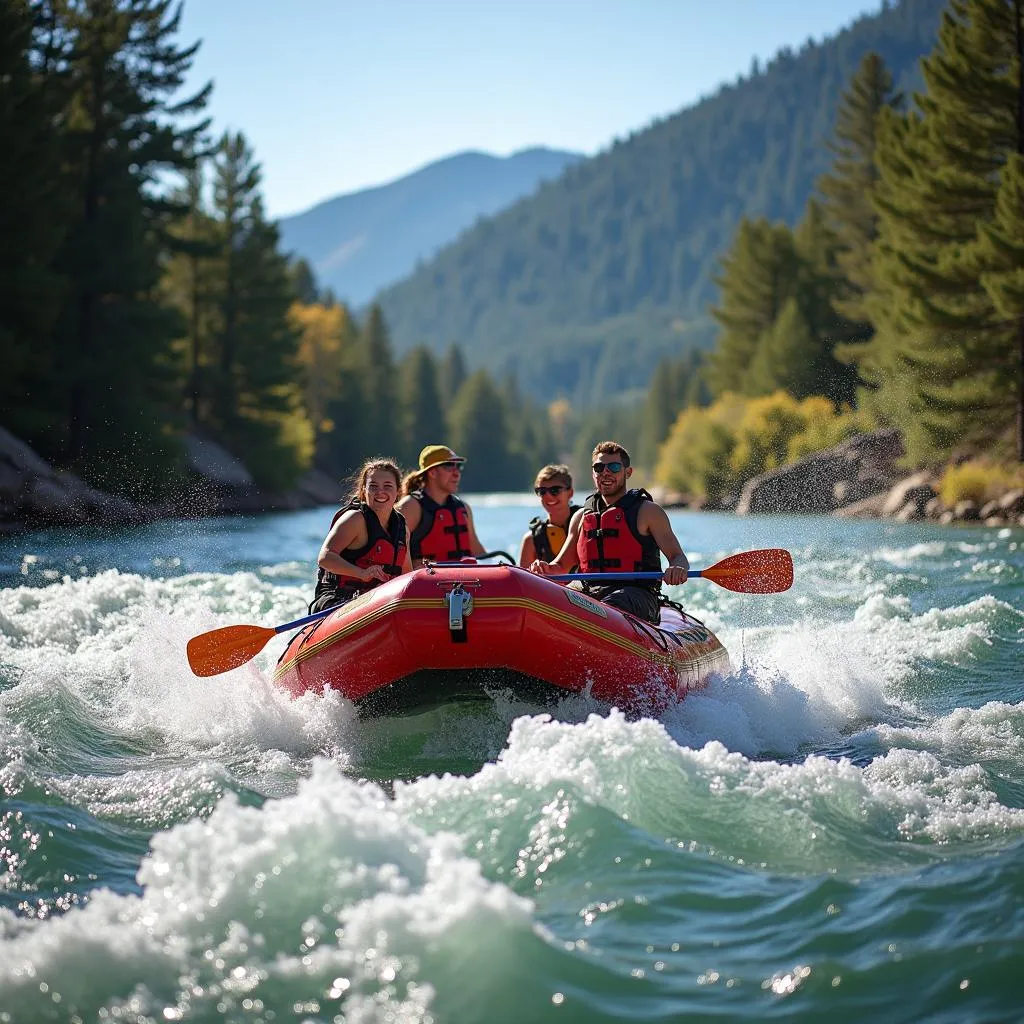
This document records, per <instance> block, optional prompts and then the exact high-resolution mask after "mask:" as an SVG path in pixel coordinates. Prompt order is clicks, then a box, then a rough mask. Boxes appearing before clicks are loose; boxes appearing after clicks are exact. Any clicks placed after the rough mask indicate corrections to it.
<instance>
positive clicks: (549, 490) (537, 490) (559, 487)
mask: <svg viewBox="0 0 1024 1024" xmlns="http://www.w3.org/2000/svg"><path fill="white" fill-rule="evenodd" d="M564 490H565V484H552V485H551V486H550V487H534V489H533V493H534V494H537V495H539V496H540V497H542V498H543V497H544V495H545V494H550V495H551V497H552V498H557V497H558V496H559V495H560V494H561V493H562V491H564Z"/></svg>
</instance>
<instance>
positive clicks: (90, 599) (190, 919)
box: [0, 495, 1024, 1024]
mask: <svg viewBox="0 0 1024 1024" xmlns="http://www.w3.org/2000/svg"><path fill="white" fill-rule="evenodd" d="M471 500H472V503H473V505H474V508H475V511H476V517H477V522H478V528H479V533H480V536H481V539H482V541H483V543H484V544H485V545H487V546H488V547H495V548H505V549H506V550H512V551H514V550H515V549H516V546H517V543H518V539H519V537H520V536H521V534H522V531H523V529H524V528H525V524H526V521H527V519H528V518H529V517H530V516H531V515H533V509H534V504H533V501H532V499H531V500H528V499H527V498H525V497H524V498H519V497H514V496H513V497H510V496H500V495H494V496H486V497H485V496H476V497H475V498H471ZM329 517H330V513H329V510H319V511H315V512H302V513H292V514H282V515H274V516H263V517H258V518H247V519H219V520H205V521H198V522H171V523H160V524H155V525H152V526H148V527H146V528H144V529H139V530H133V531H128V532H123V531H122V532H108V533H98V532H95V533H86V532H80V533H68V532H63V531H60V532H57V531H55V532H48V533H37V534H32V535H28V536H23V537H18V538H7V539H4V540H0V582H2V584H3V589H2V590H0V1022H3V1024H12V1022H13V1024H36V1022H41V1021H74V1022H84V1024H91V1022H95V1021H130V1022H136V1021H153V1022H166V1021H210V1022H213V1021H222V1020H226V1021H253V1022H255V1021H316V1022H320V1021H325V1022H326V1021H334V1022H342V1021H348V1022H352V1021H424V1022H426V1021H435V1022H438V1024H441V1022H449V1021H450V1022H468V1021H474V1022H476V1021H478V1022H481V1024H485V1022H509V1024H512V1022H516V1024H518V1022H532V1021H563V1022H568V1021H588V1022H590V1021H611V1020H627V1019H629V1020H647V1021H660V1022H667V1021H675V1020H682V1019H684V1018H685V1019H692V1020H714V1021H749V1020H752V1019H763V1020H774V1021H798V1020H799V1021H822V1020H827V1021H829V1022H830V1024H832V1022H839V1021H858V1022H859V1021H866V1020H870V1021H876V1022H882V1021H885V1022H888V1021H908V1022H912V1021H913V1022H916V1021H925V1020H927V1021H949V1022H957V1024H964V1022H980V1021H986V1022H987V1021H993V1022H995V1021H999V1022H1003V1021H1019V1020H1021V1019H1024V776H1022V770H1024V703H1022V702H1024V648H1022V642H1024V610H1022V601H1021V595H1022V593H1024V587H1022V584H1024V530H1009V529H991V528H984V527H977V528H969V529H968V528H961V529H957V528H950V527H945V528H940V527H932V526H908V525H894V524H886V523H878V522H853V523H849V522H841V521H836V520H830V519H824V518H822V519H814V518H802V517H783V518H773V519H768V518H764V519H735V518H731V517H728V516H717V515H705V514H697V513H687V512H680V513H673V515H672V520H673V523H674V525H675V528H676V530H677V532H678V534H679V536H680V538H681V540H682V541H683V544H684V546H685V547H686V549H687V551H688V553H689V554H690V557H691V561H692V562H693V563H694V565H695V566H704V565H708V564H710V563H712V562H714V561H716V560H717V559H719V558H721V557H722V556H724V555H726V554H730V553H732V552H735V551H739V550H744V549H747V548H754V547H766V546H783V547H787V548H789V549H790V550H791V551H792V553H793V558H794V561H795V565H796V583H795V585H794V587H793V589H792V590H791V591H789V592H788V593H786V594H782V595H777V596H745V595H739V594H732V593H729V592H727V591H725V590H722V589H720V588H718V587H716V586H715V585H713V584H711V583H708V582H700V581H697V582H693V581H691V582H690V583H688V584H687V585H686V586H685V587H683V588H679V589H678V590H677V591H676V592H675V593H674V595H673V596H676V597H677V598H679V599H680V600H682V601H685V603H686V604H687V606H688V607H689V609H690V610H692V611H693V612H694V613H695V614H696V615H698V616H699V617H700V618H702V619H704V620H705V621H707V623H708V625H709V626H711V627H712V628H713V629H715V631H716V632H717V633H718V634H719V636H720V637H721V638H722V640H723V642H724V643H725V644H726V646H727V647H728V648H729V651H730V653H731V655H732V658H733V662H734V665H735V669H734V671H733V672H732V673H730V674H729V675H728V676H727V677H725V678H722V679H719V680H716V681H714V682H713V683H712V684H711V685H710V686H709V687H708V689H707V690H706V691H704V692H703V693H700V694H696V695H692V696H690V697H688V698H687V699H686V700H685V701H684V702H683V703H681V704H680V705H678V706H676V707H673V708H671V709H670V710H669V711H668V713H667V714H666V715H665V716H664V718H663V719H662V720H661V721H657V722H656V721H649V720H645V721H639V722H635V723H630V722H628V721H626V720H625V719H624V718H623V717H622V716H621V715H620V714H618V712H616V711H614V710H611V709H609V708H607V707H603V706H599V705H596V704H592V703H587V702H586V701H584V700H583V699H582V698H579V699H575V700H571V701H568V702H567V703H565V704H564V705H563V706H561V707H560V708H559V709H558V710H557V713H556V714H555V715H554V716H553V717H552V716H546V715H543V714H540V713H537V712H536V709H531V708H529V707H524V706H516V705H515V704H514V703H513V702H511V701H510V700H499V701H498V702H497V703H496V704H495V705H494V706H493V707H488V708H487V709H476V710H470V709H467V708H465V707H463V708H461V709H459V708H451V709H447V710H445V711H442V712H438V713H434V714H432V715H429V716H422V717H420V718H415V719H407V720H402V721H398V722H376V723H360V722H358V721H357V720H356V719H355V718H354V716H353V714H352V711H351V708H350V706H349V705H348V704H347V703H346V702H345V701H344V700H342V699H340V698H339V697H337V696H336V695H328V696H327V697H314V696H308V697H306V698H303V699H302V700H298V701H292V700H290V699H288V698H287V697H286V696H285V695H283V694H282V693H280V692H278V691H277V690H275V688H274V686H273V685H272V683H271V681H270V676H271V669H272V666H273V664H274V661H275V660H276V658H277V656H278V655H279V654H280V652H281V650H282V647H283V640H282V639H275V641H274V642H272V643H271V644H270V645H269V646H268V648H267V649H266V651H265V652H264V654H262V655H261V656H260V657H259V658H258V659H256V660H255V661H253V662H251V663H250V664H249V665H247V666H244V667H243V668H240V669H237V670H236V671H234V672H232V673H230V674H228V675H224V676H219V677H214V678H210V679H197V678H195V677H194V676H192V674H191V673H190V671H189V668H188V665H187V663H186V660H185V643H186V641H187V640H188V639H189V637H191V636H193V635H194V634H196V633H199V632H202V631H205V630H207V629H210V628H213V627H215V626H219V625H225V624H229V623H258V624H263V625H276V624H278V623H281V622H286V621H288V620H290V619H292V618H295V617H298V616H299V615H301V614H304V612H305V606H306V602H307V601H308V600H309V597H310V594H311V589H312V585H311V576H312V570H311V565H312V561H313V559H314V558H315V555H316V552H317V550H318V547H319V544H320V541H321V538H322V535H323V533H324V531H325V529H326V526H327V524H328V521H329Z"/></svg>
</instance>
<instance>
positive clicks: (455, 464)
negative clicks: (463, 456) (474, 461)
mask: <svg viewBox="0 0 1024 1024" xmlns="http://www.w3.org/2000/svg"><path fill="white" fill-rule="evenodd" d="M437 465H438V466H440V467H441V468H442V469H458V470H460V471H461V470H462V467H463V466H465V465H466V464H465V463H464V462H438V463H437Z"/></svg>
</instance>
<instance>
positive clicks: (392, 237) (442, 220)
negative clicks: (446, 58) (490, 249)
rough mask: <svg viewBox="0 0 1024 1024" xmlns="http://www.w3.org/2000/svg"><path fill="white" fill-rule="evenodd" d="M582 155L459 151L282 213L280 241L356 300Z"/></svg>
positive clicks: (402, 274) (337, 290)
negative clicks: (290, 214)
mask: <svg viewBox="0 0 1024 1024" xmlns="http://www.w3.org/2000/svg"><path fill="white" fill-rule="evenodd" d="M580 159H581V156H580V154H578V153H568V152H563V151H561V150H554V149H544V148H541V147H538V148H534V149H524V150H522V151H521V152H519V153H513V154H512V155H511V156H507V157H499V156H492V155H491V154H489V153H478V152H466V153H457V154H455V155H454V156H450V157H446V158H445V159H443V160H438V161H437V162H436V163H432V164H428V165H427V166H426V167H423V168H421V169H420V170H418V171H415V172H414V173H412V174H409V175H407V176H406V177H404V178H399V179H398V180H397V181H392V182H390V183H389V184H387V185H380V186H378V187H376V188H368V189H364V190H363V191H360V192H352V193H349V194H348V195H342V196H337V197H335V198H334V199H328V200H325V201H324V202H322V203H318V204H317V205H316V206H314V207H313V208H312V209H310V210H307V211H306V212H305V213H299V214H296V215H295V216H293V217H285V218H284V219H282V220H281V221H280V222H279V227H280V229H281V239H282V248H283V249H284V250H286V251H292V252H294V253H295V254H296V255H299V256H303V257H305V259H306V260H307V261H308V262H309V264H310V265H311V266H312V267H313V270H314V272H315V273H316V277H317V281H318V282H319V284H321V285H322V286H327V287H330V288H332V289H333V290H334V293H335V294H336V295H337V296H338V298H340V299H343V300H344V301H345V302H347V303H349V304H351V305H355V306H359V305H362V304H363V303H365V302H367V301H368V300H369V299H370V298H371V297H372V296H373V295H374V293H376V292H377V291H379V290H380V289H381V288H384V287H386V286H387V285H389V284H393V283H394V282H395V281H398V280H399V279H401V278H403V277H406V276H407V275H408V274H411V273H412V272H413V270H414V269H415V267H416V265H417V262H418V261H423V260H427V259H429V258H430V257H432V256H433V255H434V254H435V253H436V252H437V251H438V249H440V248H441V247H442V246H443V245H446V244H447V243H449V242H452V241H454V240H455V239H456V238H457V237H458V235H459V233H460V232H462V231H464V230H465V229H466V228H468V227H470V226H472V224H473V223H474V222H475V221H476V220H477V219H478V218H480V217H484V216H488V215H490V214H493V213H497V212H498V211H499V210H501V209H504V208H505V207H506V206H509V205H511V204H512V203H514V202H515V201H516V200H517V199H521V198H523V196H527V195H529V194H530V193H531V192H533V191H534V190H535V189H536V188H537V186H538V185H540V183H541V182H542V181H545V180H550V179H552V178H557V177H558V176H559V175H560V174H561V173H562V172H563V171H564V170H565V168H566V167H568V166H569V165H570V164H573V163H575V162H576V161H577V160H580Z"/></svg>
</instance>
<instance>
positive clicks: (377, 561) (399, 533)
mask: <svg viewBox="0 0 1024 1024" xmlns="http://www.w3.org/2000/svg"><path fill="white" fill-rule="evenodd" d="M351 509H359V511H360V512H362V514H363V522H364V523H365V524H366V537H367V541H366V543H365V544H364V545H362V547H358V548H345V550H344V551H342V552H340V554H341V557H342V558H344V559H345V561H346V562H351V563H352V564H353V565H358V566H359V568H360V569H365V568H366V567H367V566H370V565H380V566H383V567H384V571H385V572H386V573H387V574H388V575H389V576H400V575H401V574H402V563H403V562H404V561H405V517H404V516H403V515H402V513H401V512H399V511H398V509H392V510H391V515H390V516H389V517H388V526H387V529H386V530H385V529H384V527H383V526H381V525H380V519H379V518H378V516H377V513H376V512H374V511H373V509H372V508H370V506H369V505H367V504H366V503H365V502H363V501H358V500H356V499H355V498H353V499H352V501H350V502H349V503H348V504H347V505H346V506H345V507H344V508H340V509H338V511H337V512H335V513H334V518H333V519H332V520H331V526H334V524H335V523H336V522H337V521H338V519H339V518H340V517H341V516H343V515H344V514H345V513H346V512H348V511H350V510H351ZM380 582H381V581H380V580H368V581H364V580H357V579H356V578H355V577H354V576H338V575H336V574H335V573H333V572H328V571H327V570H326V569H324V568H320V570H319V572H318V573H317V577H316V590H315V591H314V593H313V601H314V602H316V601H317V600H318V599H319V598H320V597H321V595H323V594H328V593H329V594H331V595H332V597H333V598H336V599H337V600H339V601H342V600H347V599H348V598H350V597H353V596H354V595H355V594H361V593H363V592H364V591H366V590H372V589H373V588H374V587H376V586H379V584H380Z"/></svg>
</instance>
